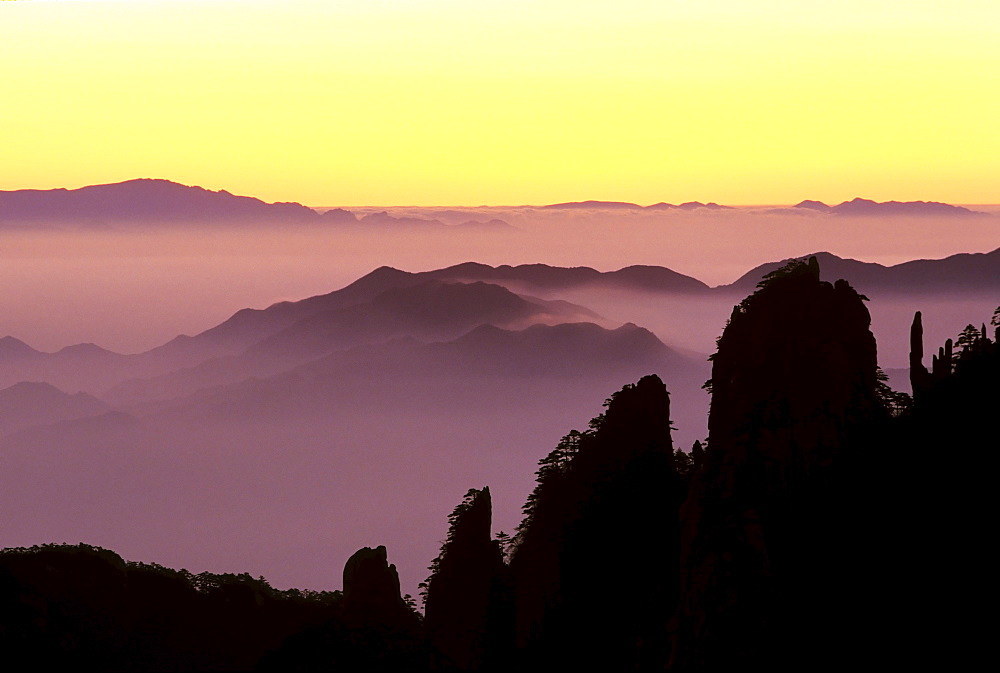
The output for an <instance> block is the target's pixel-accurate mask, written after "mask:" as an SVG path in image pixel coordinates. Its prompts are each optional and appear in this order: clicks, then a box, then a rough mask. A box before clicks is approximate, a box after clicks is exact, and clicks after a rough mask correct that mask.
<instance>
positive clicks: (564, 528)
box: [511, 376, 684, 670]
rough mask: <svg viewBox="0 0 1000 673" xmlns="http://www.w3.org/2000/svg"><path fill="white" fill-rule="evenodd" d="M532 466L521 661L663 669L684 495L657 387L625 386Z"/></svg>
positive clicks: (524, 534)
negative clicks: (586, 426) (582, 428)
mask: <svg viewBox="0 0 1000 673" xmlns="http://www.w3.org/2000/svg"><path fill="white" fill-rule="evenodd" d="M539 466H540V467H539V471H538V486H537V487H536V488H535V491H534V492H533V493H532V495H531V497H530V498H529V500H528V503H527V504H526V505H525V519H524V521H523V522H522V524H521V526H520V528H519V529H518V533H517V536H516V538H515V543H514V553H513V558H512V560H511V574H512V577H513V583H514V596H515V645H516V647H517V648H518V650H519V656H520V657H521V658H520V661H521V662H522V665H524V666H527V667H534V668H536V669H537V670H550V668H551V667H552V666H556V667H563V666H565V667H567V669H574V670H578V669H580V668H581V667H586V668H590V667H593V668H596V669H598V670H622V669H626V670H627V669H634V668H655V667H657V666H662V664H663V656H664V652H663V645H664V642H663V640H664V637H665V626H666V621H667V619H668V617H669V615H670V612H671V610H672V607H673V604H674V599H675V593H674V592H675V588H676V585H675V584H674V581H673V579H672V578H673V577H674V576H675V573H676V566H675V565H674V563H675V562H676V558H677V507H678V505H679V504H680V502H681V500H682V498H683V495H684V493H683V486H682V483H681V481H680V478H679V477H678V475H677V473H676V470H675V469H674V462H673V449H672V445H671V438H670V415H669V397H668V395H667V391H666V388H665V386H664V385H663V383H662V382H661V381H660V379H659V378H657V377H655V376H647V377H644V378H643V379H641V380H640V381H639V382H638V383H637V384H634V385H628V386H626V387H625V388H623V389H622V390H621V391H619V392H618V393H616V394H615V395H613V396H612V398H611V399H610V400H609V401H608V403H607V411H606V413H605V414H603V415H602V416H600V417H598V418H596V419H594V421H592V423H591V429H590V430H589V431H587V432H585V433H578V432H573V433H570V434H569V435H567V436H566V437H565V438H564V439H563V441H562V442H561V443H560V445H559V446H558V447H557V448H556V450H555V451H553V452H552V453H550V454H549V455H548V456H547V457H546V458H545V459H544V460H542V461H541V462H540V463H539ZM595 578H604V579H603V581H601V582H595ZM515 668H516V666H515Z"/></svg>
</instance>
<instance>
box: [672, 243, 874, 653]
mask: <svg viewBox="0 0 1000 673" xmlns="http://www.w3.org/2000/svg"><path fill="white" fill-rule="evenodd" d="M869 323H870V317H869V314H868V311H867V309H866V308H865V306H864V304H863V303H862V298H861V297H860V296H859V295H858V294H857V292H855V291H854V290H853V289H852V288H851V287H850V285H848V284H847V283H846V282H845V281H838V282H837V283H836V284H835V285H831V284H830V283H825V282H821V281H820V280H819V268H818V265H817V264H816V263H815V258H813V259H812V260H810V262H809V263H808V264H805V263H800V264H798V265H792V266H790V267H786V268H785V269H783V270H781V271H779V272H776V273H775V274H772V276H771V278H770V279H768V280H767V281H765V283H763V284H762V287H761V289H760V290H758V292H756V293H755V294H754V295H752V296H750V297H748V298H747V299H746V300H744V302H743V303H741V304H740V305H739V306H737V307H736V308H735V309H734V311H733V315H732V318H731V319H730V322H729V324H728V326H727V327H726V329H725V331H724V333H723V335H722V337H721V338H720V339H719V350H718V353H717V354H716V355H715V356H714V364H713V370H712V383H711V385H712V409H711V415H710V418H709V446H708V450H707V453H706V456H705V464H704V466H703V468H702V469H701V470H698V471H697V472H696V473H695V475H694V477H693V479H692V483H691V486H690V492H689V497H688V499H687V501H686V502H685V504H684V506H683V508H682V512H681V568H680V586H681V589H680V602H679V608H678V613H677V617H676V619H675V621H674V623H673V626H672V638H673V654H672V664H673V665H674V666H675V667H676V669H677V670H714V669H716V668H719V667H725V666H732V665H741V664H747V663H751V662H757V663H763V662H766V663H768V664H770V665H780V662H781V661H782V660H786V659H789V658H794V657H795V656H796V654H795V653H796V652H799V653H801V652H804V651H806V650H807V649H808V648H809V647H810V646H811V644H814V637H818V634H819V632H820V631H822V630H823V629H824V628H827V626H829V624H827V622H828V621H829V620H830V619H831V618H829V617H825V616H823V615H821V614H819V613H820V610H819V608H817V607H816V606H817V605H819V604H820V603H822V602H824V601H828V600H834V601H836V600H837V599H836V597H835V596H830V595H828V594H829V589H828V588H825V587H832V586H834V585H836V584H837V583H836V582H832V583H831V582H830V578H829V576H828V575H827V573H836V572H837V571H836V570H835V568H834V565H835V563H836V562H835V560H834V559H836V558H837V557H838V556H839V554H840V553H841V551H840V549H838V547H837V545H838V540H840V537H841V534H840V531H841V530H842V528H843V526H844V525H845V522H844V517H843V516H842V515H843V512H840V511H838V504H837V503H838V500H839V501H841V502H842V499H843V497H844V495H843V494H842V493H841V494H837V493H835V491H836V490H837V488H836V487H835V486H834V485H833V484H834V482H835V481H836V477H835V475H836V473H837V468H838V467H839V466H838V461H840V460H841V458H842V455H843V453H844V450H845V447H847V446H850V444H851V442H852V441H854V440H855V438H856V436H857V435H858V433H859V431H860V430H861V429H862V428H866V427H870V426H871V425H872V424H873V423H874V422H876V421H878V420H880V419H884V418H885V415H886V412H885V410H884V407H883V405H882V403H881V402H880V401H879V399H878V397H877V395H876V383H877V379H876V371H877V360H876V345H875V339H874V337H873V336H872V334H871V332H870V331H869V329H868V327H869ZM824 583H825V584H824ZM824 609H826V610H827V612H829V611H830V609H831V605H830V604H829V603H827V605H826V606H825V608H824ZM806 623H809V625H808V626H806V625H805V624H806ZM793 634H794V636H793ZM824 637H825V636H824Z"/></svg>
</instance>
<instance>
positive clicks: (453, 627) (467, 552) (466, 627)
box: [424, 487, 510, 670]
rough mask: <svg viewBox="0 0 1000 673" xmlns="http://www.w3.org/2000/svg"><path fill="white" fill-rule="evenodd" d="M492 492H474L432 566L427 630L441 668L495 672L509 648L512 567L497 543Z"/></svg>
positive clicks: (458, 511) (456, 516)
mask: <svg viewBox="0 0 1000 673" xmlns="http://www.w3.org/2000/svg"><path fill="white" fill-rule="evenodd" d="M492 514H493V512H492V500H491V498H490V490H489V488H488V487H484V488H483V489H482V490H479V491H477V490H475V489H472V490H470V491H469V492H468V493H467V494H466V497H465V499H464V500H463V501H462V503H461V504H460V505H459V506H458V507H457V508H455V511H454V512H452V514H451V517H450V518H451V527H450V530H449V532H448V539H447V541H446V542H445V544H444V547H443V548H442V550H441V555H440V556H438V558H437V559H436V560H435V561H434V563H433V564H432V565H431V569H432V571H433V574H432V575H431V577H430V578H429V580H428V583H427V601H426V604H425V618H424V626H425V630H426V633H427V637H428V639H429V641H430V643H431V646H432V647H433V649H434V652H435V663H436V667H438V668H445V669H458V670H480V669H484V668H486V669H490V668H493V667H494V666H495V665H496V664H497V663H498V662H499V661H500V659H501V658H502V657H503V652H504V651H505V650H506V646H507V645H509V641H510V634H509V621H510V620H509V616H508V615H507V612H508V604H509V599H508V596H507V594H508V591H507V585H506V582H505V574H506V573H505V570H506V567H505V565H504V562H503V554H502V552H501V550H500V545H499V544H498V543H497V542H495V541H494V540H493V539H492V535H491V532H490V526H491V522H492Z"/></svg>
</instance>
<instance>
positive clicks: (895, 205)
mask: <svg viewBox="0 0 1000 673" xmlns="http://www.w3.org/2000/svg"><path fill="white" fill-rule="evenodd" d="M793 207H794V208H805V209H809V210H818V211H820V212H823V213H831V214H833V215H846V216H858V217H863V216H883V215H890V216H891V215H907V216H928V217H930V216H937V217H940V216H946V217H968V216H981V215H985V214H986V213H981V212H979V211H975V210H969V209H968V208H963V207H962V206H952V205H950V204H947V203H939V202H937V201H883V202H878V201H871V200H869V199H861V198H857V199H853V200H851V201H844V202H843V203H841V204H840V205H837V206H828V205H826V204H825V203H823V202H822V201H810V200H808V199H807V200H805V201H802V202H801V203H798V204H796V205H795V206H793Z"/></svg>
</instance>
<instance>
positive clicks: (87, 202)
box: [0, 178, 318, 222]
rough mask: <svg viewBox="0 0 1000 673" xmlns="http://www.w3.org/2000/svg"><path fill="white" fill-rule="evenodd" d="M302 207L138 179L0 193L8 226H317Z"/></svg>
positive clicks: (0, 209)
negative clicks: (222, 223)
mask: <svg viewBox="0 0 1000 673" xmlns="http://www.w3.org/2000/svg"><path fill="white" fill-rule="evenodd" d="M317 217H318V216H317V215H316V212H315V211H313V210H312V209H310V208H307V207H305V206H303V205H301V204H299V203H294V202H278V203H265V202H264V201H261V200H260V199H257V198H254V197H251V196H234V195H233V194H231V193H229V192H227V191H225V190H219V191H212V190H209V189H204V188H203V187H195V186H187V185H182V184H179V183H176V182H171V181H170V180H162V179H157V178H138V179H134V180H126V181H125V182H117V183H112V184H104V185H90V186H87V187H81V188H79V189H52V190H30V189H25V190H18V191H7V192H0V219H2V220H9V221H39V220H41V221H45V220H49V221H80V220H85V221H90V220H97V221H103V220H108V221H133V222H167V221H191V222H197V221H209V220H239V221H241V222H251V221H276V220H288V221H314V220H316V219H317Z"/></svg>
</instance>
